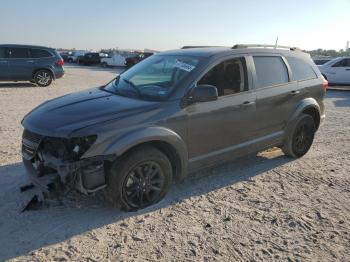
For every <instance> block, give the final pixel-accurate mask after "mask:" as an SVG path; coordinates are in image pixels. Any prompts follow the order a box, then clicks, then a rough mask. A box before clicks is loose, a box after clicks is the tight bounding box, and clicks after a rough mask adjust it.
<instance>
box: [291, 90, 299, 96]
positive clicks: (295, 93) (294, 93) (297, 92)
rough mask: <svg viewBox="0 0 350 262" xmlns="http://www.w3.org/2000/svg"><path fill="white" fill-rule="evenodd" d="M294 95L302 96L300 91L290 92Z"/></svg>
mask: <svg viewBox="0 0 350 262" xmlns="http://www.w3.org/2000/svg"><path fill="white" fill-rule="evenodd" d="M290 93H291V94H292V95H297V94H300V91H298V90H293V91H291V92H290Z"/></svg>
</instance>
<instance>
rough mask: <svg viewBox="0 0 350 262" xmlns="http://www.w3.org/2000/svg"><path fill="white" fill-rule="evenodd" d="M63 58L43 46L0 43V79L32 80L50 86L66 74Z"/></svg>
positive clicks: (40, 84)
mask: <svg viewBox="0 0 350 262" xmlns="http://www.w3.org/2000/svg"><path fill="white" fill-rule="evenodd" d="M63 64H64V62H63V59H62V57H61V56H60V55H59V54H58V53H57V52H56V50H55V49H52V48H48V47H42V46H28V45H0V81H31V82H33V83H36V84H37V85H38V86H49V85H50V84H51V83H52V81H53V80H55V79H57V78H60V77H62V76H63V75H64V69H63Z"/></svg>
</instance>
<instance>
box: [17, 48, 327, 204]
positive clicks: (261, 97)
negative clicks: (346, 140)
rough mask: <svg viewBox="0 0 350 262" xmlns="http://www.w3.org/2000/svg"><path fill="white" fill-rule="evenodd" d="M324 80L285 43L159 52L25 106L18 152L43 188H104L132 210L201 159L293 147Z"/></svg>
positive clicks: (316, 113)
mask: <svg viewBox="0 0 350 262" xmlns="http://www.w3.org/2000/svg"><path fill="white" fill-rule="evenodd" d="M264 47H265V46H264ZM326 87H327V81H325V80H324V78H323V77H322V75H321V73H320V72H319V70H318V68H317V66H315V64H314V63H313V62H312V60H311V59H310V57H309V55H307V54H305V53H303V52H301V51H300V50H298V49H295V48H291V49H287V50H285V49H283V48H259V47H258V48H254V47H253V46H249V45H237V46H234V47H233V48H220V47H216V48H187V49H181V50H175V51H167V52H162V53H159V54H155V55H153V56H151V57H149V58H147V59H145V60H144V61H142V62H140V63H139V64H137V65H135V66H134V67H132V68H131V69H129V70H127V71H125V72H124V73H122V74H121V75H119V76H117V77H116V78H115V79H113V80H112V81H111V82H110V83H108V84H107V85H105V86H101V87H98V88H94V89H90V90H85V91H82V92H79V93H72V94H69V95H65V96H63V97H60V98H56V99H53V100H51V101H48V102H45V103H44V104H42V105H40V106H38V107H37V108H35V109H34V110H33V111H32V112H30V113H29V114H28V115H26V116H25V117H24V119H23V121H22V125H23V127H24V133H23V143H22V155H23V162H24V165H25V167H26V169H27V171H28V175H29V177H30V178H31V181H32V185H35V186H37V187H39V188H40V189H41V190H42V191H44V192H46V193H48V192H49V189H51V188H53V186H52V185H56V184H61V185H62V184H70V185H75V186H76V187H77V188H78V190H79V191H81V192H83V193H86V194H88V193H92V192H95V191H97V190H100V189H103V188H106V191H107V192H108V195H109V198H110V199H111V201H112V202H113V203H114V204H115V205H116V206H118V207H121V208H123V209H125V210H137V209H140V208H144V207H146V206H149V205H151V204H154V203H156V202H158V201H159V200H161V199H162V198H163V197H164V195H165V194H166V192H167V191H168V188H169V186H170V184H171V182H172V181H179V180H182V179H183V178H185V176H186V175H187V174H188V173H190V172H193V171H195V170H199V169H201V168H206V167H209V166H213V165H217V164H220V163H223V162H225V161H231V160H232V159H235V158H237V157H239V156H243V155H247V154H251V153H254V152H258V151H261V150H264V149H267V148H270V147H274V146H277V147H281V148H282V149H283V152H284V153H285V154H286V155H288V156H290V157H301V156H303V155H304V154H306V152H307V151H308V150H309V149H310V147H311V144H312V142H313V139H314V134H315V132H316V130H317V129H318V127H319V125H320V122H321V120H322V119H323V118H324V116H325V115H324V106H323V97H324V95H325V92H326Z"/></svg>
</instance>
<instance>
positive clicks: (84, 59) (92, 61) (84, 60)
mask: <svg viewBox="0 0 350 262" xmlns="http://www.w3.org/2000/svg"><path fill="white" fill-rule="evenodd" d="M100 63H101V56H100V53H86V54H84V55H83V56H78V59H77V64H81V65H98V64H100Z"/></svg>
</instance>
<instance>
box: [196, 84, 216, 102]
mask: <svg viewBox="0 0 350 262" xmlns="http://www.w3.org/2000/svg"><path fill="white" fill-rule="evenodd" d="M217 99H218V90H217V88H216V87H215V86H212V85H198V86H196V87H195V88H194V89H193V92H192V102H208V101H214V100H217Z"/></svg>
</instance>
